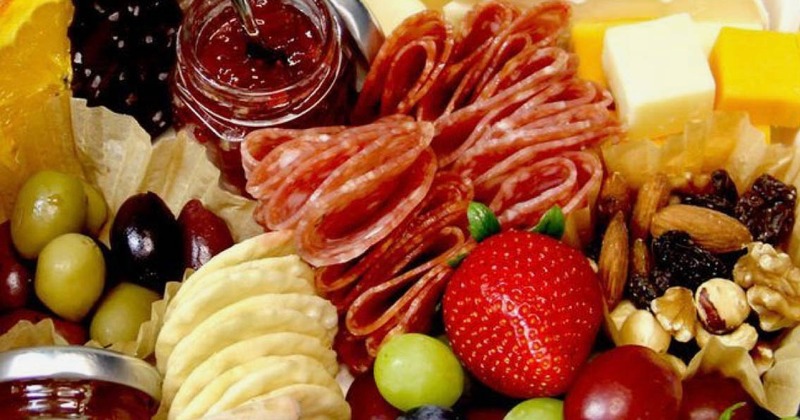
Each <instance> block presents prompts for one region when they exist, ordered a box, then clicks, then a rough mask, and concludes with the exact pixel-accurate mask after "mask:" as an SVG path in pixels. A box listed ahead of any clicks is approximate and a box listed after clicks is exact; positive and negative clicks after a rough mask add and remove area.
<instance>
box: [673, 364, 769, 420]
mask: <svg viewBox="0 0 800 420" xmlns="http://www.w3.org/2000/svg"><path fill="white" fill-rule="evenodd" d="M740 402H744V403H745V405H744V406H743V407H741V408H739V409H737V410H736V411H734V412H733V416H732V417H731V419H733V420H748V419H752V418H753V416H754V414H753V411H754V408H755V403H754V402H753V399H752V398H751V397H750V395H749V394H748V393H747V391H745V390H744V388H742V385H741V384H740V383H739V381H737V380H736V379H733V378H727V377H724V376H722V375H720V374H716V373H710V374H704V375H696V376H693V377H692V378H690V379H687V380H685V381H683V399H682V400H681V411H680V415H679V417H678V418H679V419H681V420H717V419H719V416H720V415H721V414H722V413H723V412H724V411H725V410H727V409H728V407H731V406H732V405H734V404H736V403H740Z"/></svg>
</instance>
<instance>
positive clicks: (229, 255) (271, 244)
mask: <svg viewBox="0 0 800 420" xmlns="http://www.w3.org/2000/svg"><path fill="white" fill-rule="evenodd" d="M294 254H297V250H296V248H295V246H294V241H293V233H292V232H291V231H279V232H269V233H265V234H262V235H258V236H255V237H252V238H250V239H247V240H245V241H242V242H239V243H238V244H235V245H234V246H232V247H230V248H228V249H226V250H225V251H222V252H220V253H219V254H217V255H216V256H214V258H212V259H211V260H210V261H208V262H207V263H205V264H203V266H202V267H200V269H199V270H197V271H196V272H195V273H194V274H192V275H191V276H189V278H187V279H186V280H184V282H183V285H182V286H181V291H180V292H179V293H178V295H176V296H175V298H174V299H173V300H172V302H170V305H169V307H168V308H167V315H169V313H170V312H171V311H172V308H173V307H174V306H175V305H177V304H178V302H180V300H181V299H182V298H181V297H180V296H181V295H182V294H185V293H188V291H189V290H191V289H192V288H194V285H195V283H196V282H197V280H199V279H200V278H202V277H204V276H205V275H207V274H209V273H213V272H215V271H219V270H221V269H223V268H226V267H233V266H236V265H239V264H242V263H246V262H248V261H254V260H261V259H264V258H273V257H283V256H287V255H294Z"/></svg>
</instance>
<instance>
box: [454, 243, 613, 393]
mask: <svg viewBox="0 0 800 420" xmlns="http://www.w3.org/2000/svg"><path fill="white" fill-rule="evenodd" d="M443 305H444V321H445V327H446V329H447V335H448V337H449V339H450V342H451V345H452V347H453V350H454V351H455V353H456V355H458V357H459V358H460V359H461V360H462V361H463V362H464V364H465V365H466V367H467V368H468V369H469V370H470V371H471V372H472V373H473V374H474V375H475V376H476V377H477V378H478V379H480V380H481V381H482V382H484V383H485V384H486V385H488V386H490V387H491V388H493V389H495V390H497V391H499V392H502V393H504V394H506V395H509V396H512V397H517V398H533V397H540V396H554V395H558V394H561V393H563V392H565V391H566V389H567V387H568V386H569V385H570V383H571V382H572V380H573V378H574V376H575V373H576V371H577V370H578V368H579V367H580V366H581V365H582V364H583V362H584V361H585V360H586V358H587V356H588V355H589V352H590V350H591V348H592V345H593V343H594V339H595V336H596V335H597V331H598V329H599V327H600V323H601V320H602V293H601V291H600V287H599V281H598V279H597V275H596V274H595V273H594V271H593V270H592V268H591V266H590V265H589V263H588V261H587V260H586V257H584V256H583V254H581V253H580V252H579V251H577V250H575V249H573V248H570V247H568V246H566V245H564V244H562V243H561V242H559V241H557V240H555V239H552V238H550V237H547V236H544V235H540V234H535V233H528V232H514V231H510V232H504V233H501V234H499V235H496V236H493V237H490V238H489V239H487V240H485V241H484V242H482V243H481V244H480V245H478V246H477V247H476V248H475V249H474V250H473V251H472V253H471V254H470V255H469V256H468V257H467V258H466V259H465V260H464V262H463V263H462V264H461V266H460V267H459V268H458V270H457V271H456V273H455V274H454V275H453V278H452V279H451V280H450V283H449V284H448V287H447V290H446V292H445V296H444V302H443Z"/></svg>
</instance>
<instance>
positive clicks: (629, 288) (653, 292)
mask: <svg viewBox="0 0 800 420" xmlns="http://www.w3.org/2000/svg"><path fill="white" fill-rule="evenodd" d="M655 279H659V280H662V282H661V283H659V284H660V285H658V284H656V282H655ZM663 279H664V277H663V276H654V277H653V278H652V279H651V277H646V276H642V275H639V274H632V275H631V276H630V278H628V283H627V284H626V285H625V296H626V297H627V298H628V299H630V300H631V302H633V304H634V305H636V307H637V308H639V309H647V308H649V307H650V302H652V301H653V299H656V298H658V297H659V296H661V295H663V294H664V292H666V291H667V289H669V284H670V283H669V282H666V283H665V282H663ZM664 285H666V287H663V286H664Z"/></svg>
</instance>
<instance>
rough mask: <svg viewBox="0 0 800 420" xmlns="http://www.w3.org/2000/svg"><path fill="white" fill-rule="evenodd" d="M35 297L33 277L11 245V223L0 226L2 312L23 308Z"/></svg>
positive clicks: (0, 300) (0, 306)
mask: <svg viewBox="0 0 800 420" xmlns="http://www.w3.org/2000/svg"><path fill="white" fill-rule="evenodd" d="M31 295H33V275H31V271H30V270H29V269H28V267H26V266H25V264H24V263H23V261H22V259H21V258H20V256H19V255H18V254H17V251H16V250H15V249H14V245H13V244H12V243H11V223H10V222H8V221H6V222H5V223H3V224H0V312H5V311H9V310H12V309H18V308H23V307H25V305H27V304H28V301H29V300H30V298H31Z"/></svg>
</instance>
